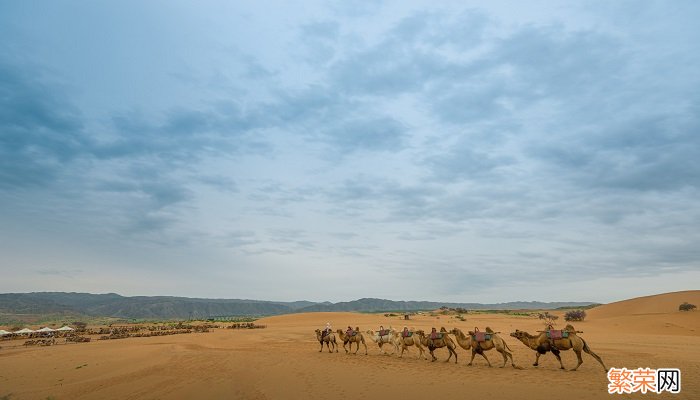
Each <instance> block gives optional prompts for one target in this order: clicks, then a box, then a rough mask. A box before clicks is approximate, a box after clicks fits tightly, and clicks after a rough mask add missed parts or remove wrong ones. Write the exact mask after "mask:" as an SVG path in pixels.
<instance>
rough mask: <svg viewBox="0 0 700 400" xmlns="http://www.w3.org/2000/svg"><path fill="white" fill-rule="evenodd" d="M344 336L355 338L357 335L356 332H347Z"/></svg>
mask: <svg viewBox="0 0 700 400" xmlns="http://www.w3.org/2000/svg"><path fill="white" fill-rule="evenodd" d="M345 335H346V336H355V335H357V331H347V332H345Z"/></svg>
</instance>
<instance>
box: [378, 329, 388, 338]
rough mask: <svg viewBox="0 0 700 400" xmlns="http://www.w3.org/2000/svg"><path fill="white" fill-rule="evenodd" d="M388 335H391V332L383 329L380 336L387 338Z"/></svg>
mask: <svg viewBox="0 0 700 400" xmlns="http://www.w3.org/2000/svg"><path fill="white" fill-rule="evenodd" d="M388 334H389V330H388V329H382V330H380V331H379V336H386V335H388Z"/></svg>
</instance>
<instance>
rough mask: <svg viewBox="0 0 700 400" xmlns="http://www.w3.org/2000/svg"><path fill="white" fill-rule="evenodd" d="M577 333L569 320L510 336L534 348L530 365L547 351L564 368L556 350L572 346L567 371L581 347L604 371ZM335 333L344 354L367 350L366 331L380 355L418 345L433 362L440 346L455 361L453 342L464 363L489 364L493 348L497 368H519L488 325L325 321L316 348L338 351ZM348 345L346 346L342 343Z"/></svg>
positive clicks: (496, 333)
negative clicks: (365, 325) (423, 326)
mask: <svg viewBox="0 0 700 400" xmlns="http://www.w3.org/2000/svg"><path fill="white" fill-rule="evenodd" d="M579 333H582V332H581V331H577V330H576V329H575V328H574V327H573V326H572V325H570V324H569V325H566V327H565V328H564V329H561V330H558V329H554V327H553V325H551V324H550V325H547V327H546V329H545V330H543V331H538V333H537V334H535V335H533V334H530V333H527V332H525V331H521V330H518V329H516V330H515V332H512V333H511V334H510V336H511V337H513V338H515V339H517V340H519V341H520V342H522V343H523V344H524V345H525V346H527V347H529V348H530V349H532V350H534V351H535V354H536V358H535V363H534V364H533V366H538V365H539V359H540V356H542V355H544V354H546V353H548V352H551V353H552V354H554V356H555V357H556V358H557V360H558V361H559V365H560V366H561V369H563V370H566V368H564V364H563V362H562V360H561V356H560V352H561V351H565V350H569V349H573V350H574V353H575V354H576V357H577V358H578V364H577V365H576V367H574V368H572V369H571V371H576V370H577V369H578V368H579V367H580V366H581V364H582V363H583V359H582V357H581V352H582V351H583V352H585V353H587V354H589V355H590V356H591V357H593V358H595V360H596V361H598V363H600V365H602V366H603V370H604V371H605V372H607V367H606V366H605V363H603V360H602V359H601V358H600V357H599V356H598V355H597V354H596V353H594V352H593V351H592V350H591V349H590V347H589V346H588V344H587V343H586V341H585V340H583V338H581V337H580V336H578V334H579ZM336 334H337V335H338V337H339V338H340V341H342V342H343V349H344V350H345V353H346V354H357V351H358V350H359V349H360V344H362V345H363V346H364V348H365V354H368V353H367V345H366V342H365V335H366V337H367V338H369V339H370V340H371V341H372V342H373V343H375V344H377V346H378V347H379V353H380V354H382V355H386V354H387V353H386V352H385V351H384V346H385V345H387V346H389V347H390V348H393V353H392V354H396V353H399V349H401V352H400V353H399V354H398V356H399V358H402V357H403V354H404V352H405V351H407V350H409V348H411V347H415V348H417V349H418V359H421V358H423V359H424V360H427V359H428V358H427V357H426V355H425V352H426V351H425V349H427V350H428V352H429V353H430V356H431V357H432V360H431V361H433V362H434V361H436V360H437V357H436V356H435V354H434V351H435V350H437V349H440V348H446V349H447V351H448V353H449V355H448V357H447V360H445V362H449V361H450V360H451V359H452V356H454V359H455V364H456V363H457V346H459V347H461V348H462V349H464V350H467V351H471V359H470V360H469V363H468V364H467V366H472V364H473V362H474V358H475V357H476V355H477V354H478V355H480V356H481V357H483V358H484V360H485V361H486V363H487V364H488V366H489V367H491V366H492V365H491V361H490V360H489V359H488V357H487V355H486V352H488V351H490V350H496V352H498V353H499V354H500V355H501V357H502V358H503V364H502V365H501V366H500V367H501V368H503V367H505V366H506V365H507V364H508V363H510V365H511V366H512V367H513V368H515V369H523V368H522V367H520V366H518V365H516V364H515V361H513V350H512V349H511V348H510V346H508V343H506V341H505V340H504V339H503V338H502V337H501V336H500V335H499V334H500V332H495V331H494V330H492V329H491V328H490V327H488V326H487V327H486V328H485V329H484V330H483V331H481V330H479V328H476V327H475V328H474V330H473V331H468V332H466V333H465V332H463V331H462V330H461V329H459V328H453V329H452V330H450V331H448V330H446V329H445V328H444V327H443V328H441V329H440V331H437V330H436V329H435V328H432V331H431V332H430V333H425V331H423V330H420V329H418V330H416V329H409V328H408V327H404V328H403V330H401V331H397V330H394V329H393V328H391V327H389V329H384V327H383V326H380V327H379V329H378V330H377V331H374V330H366V331H365V332H364V333H363V332H361V331H360V328H359V327H355V328H352V327H350V326H348V329H347V330H345V331H343V330H342V329H338V330H337V331H336V332H333V330H332V329H331V328H330V323H328V324H326V328H325V329H323V330H320V329H316V339H317V340H318V341H319V343H320V344H321V349H320V350H319V352H321V351H323V347H324V345H325V346H326V347H327V348H328V352H329V353H332V352H333V351H332V350H331V348H332V349H334V350H335V352H336V353H337V352H338V344H337V341H336ZM453 337H454V339H453ZM353 344H355V345H356V348H355V351H354V352H352V345H353ZM348 345H349V347H346V346H348Z"/></svg>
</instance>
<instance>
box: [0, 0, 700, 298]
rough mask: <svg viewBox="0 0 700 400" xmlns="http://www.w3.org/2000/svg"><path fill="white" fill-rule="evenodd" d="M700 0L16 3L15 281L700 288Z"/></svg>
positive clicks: (277, 288)
mask: <svg viewBox="0 0 700 400" xmlns="http://www.w3.org/2000/svg"><path fill="white" fill-rule="evenodd" d="M698 17H700V3H698V2H696V1H673V2H667V1H615V2H608V1H581V2H564V1H561V2H560V1H532V2H510V1H505V2H500V1H483V2H474V1H440V2H434V1H395V2H348V1H318V2H315V1H299V2H288V1H278V2H277V1H236V2H230V1H197V2H186V1H148V2H143V1H119V2H102V1H97V2H92V1H62V2H54V1H31V2H28V1H4V2H1V3H0V276H2V279H0V292H30V291H76V292H90V293H107V292H115V293H119V294H122V295H129V296H131V295H177V296H188V297H206V298H247V299H260V300H277V301H291V300H301V299H304V300H311V301H333V302H336V301H348V300H353V299H357V298H362V297H378V298H386V299H392V300H433V301H454V302H482V303H491V302H507V301H519V300H540V301H595V302H609V301H616V300H621V299H625V298H630V297H636V296H642V295H648V294H654V293H662V292H669V291H676V290H688V289H700V246H699V245H698V243H700V201H698V199H700V51H699V45H698V43H700V25H698V24H697V20H698Z"/></svg>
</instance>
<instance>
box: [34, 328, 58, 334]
mask: <svg viewBox="0 0 700 400" xmlns="http://www.w3.org/2000/svg"><path fill="white" fill-rule="evenodd" d="M53 331H55V329H51V328H49V327H48V326H47V327H45V328H41V329H39V330H36V331H35V332H42V333H43V332H53Z"/></svg>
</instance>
